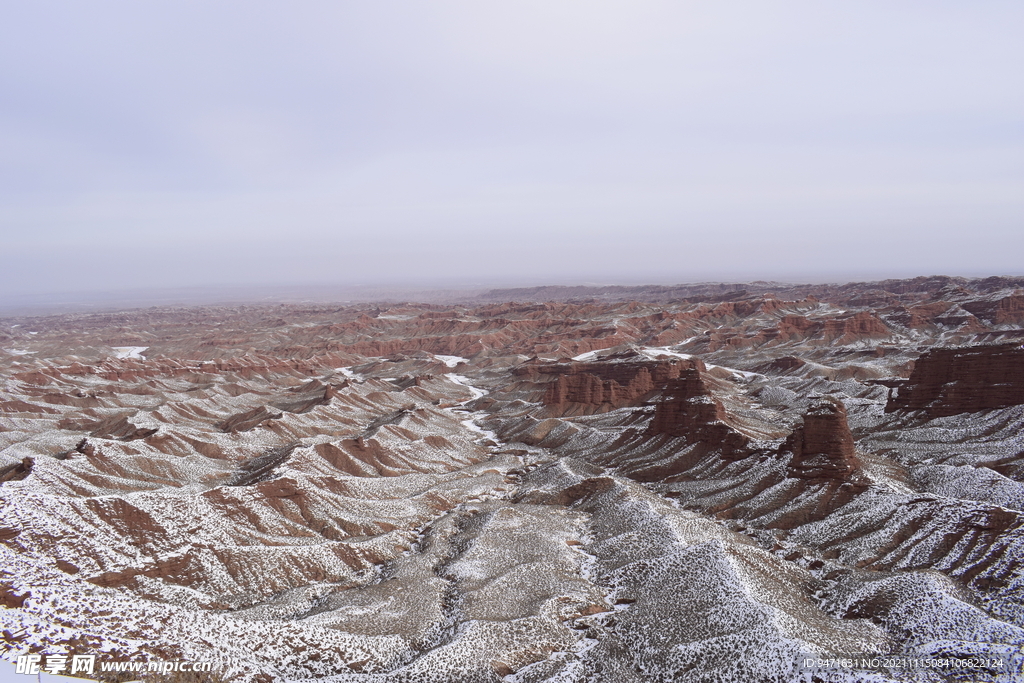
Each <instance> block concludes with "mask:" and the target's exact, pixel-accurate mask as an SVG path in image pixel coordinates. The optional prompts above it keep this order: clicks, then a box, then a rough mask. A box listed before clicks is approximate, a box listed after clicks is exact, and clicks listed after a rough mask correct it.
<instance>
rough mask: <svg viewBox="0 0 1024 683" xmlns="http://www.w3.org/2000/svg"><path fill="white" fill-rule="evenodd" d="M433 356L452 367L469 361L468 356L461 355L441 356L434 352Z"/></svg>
mask: <svg viewBox="0 0 1024 683" xmlns="http://www.w3.org/2000/svg"><path fill="white" fill-rule="evenodd" d="M434 358H436V359H438V360H439V361H441V362H442V363H444V364H445V365H447V366H448V367H450V368H454V367H455V366H456V365H458V364H459V363H469V359H468V358H463V357H462V356H442V355H441V354H438V353H435V354H434Z"/></svg>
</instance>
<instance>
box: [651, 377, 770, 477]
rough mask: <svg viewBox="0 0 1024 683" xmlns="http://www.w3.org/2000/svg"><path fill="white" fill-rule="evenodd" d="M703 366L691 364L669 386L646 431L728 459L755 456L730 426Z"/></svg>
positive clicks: (742, 438) (738, 432)
mask: <svg viewBox="0 0 1024 683" xmlns="http://www.w3.org/2000/svg"><path fill="white" fill-rule="evenodd" d="M704 369H705V368H704V364H703V363H701V362H700V361H692V365H690V366H689V367H686V368H684V369H683V370H681V372H680V376H679V378H677V379H673V380H670V381H669V382H668V383H667V386H666V388H665V392H664V398H663V399H662V400H661V401H660V402H659V403H658V404H657V407H656V408H655V411H654V418H653V419H652V420H651V423H650V426H649V427H648V429H647V431H648V433H649V434H664V435H667V436H676V437H682V438H685V439H686V442H687V443H688V444H690V445H695V446H699V448H700V450H702V451H706V452H710V451H715V452H717V453H719V454H720V455H722V456H723V457H725V458H733V459H734V458H742V457H745V456H747V455H749V454H750V453H751V452H752V449H751V447H750V440H749V439H748V438H747V436H746V435H744V434H743V433H742V432H740V431H739V430H737V429H736V428H735V427H734V426H732V425H731V424H729V418H728V415H727V413H726V410H725V406H724V405H723V404H722V402H721V401H720V400H719V399H718V398H716V397H715V395H714V394H713V393H712V392H711V390H710V389H709V388H708V386H707V383H706V382H705V381H704V377H703V376H702V370H704Z"/></svg>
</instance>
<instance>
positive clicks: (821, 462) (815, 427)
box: [782, 397, 859, 479]
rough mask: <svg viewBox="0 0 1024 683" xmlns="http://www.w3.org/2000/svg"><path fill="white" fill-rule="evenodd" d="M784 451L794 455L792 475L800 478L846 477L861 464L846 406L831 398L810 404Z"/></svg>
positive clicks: (790, 471) (790, 469)
mask: <svg viewBox="0 0 1024 683" xmlns="http://www.w3.org/2000/svg"><path fill="white" fill-rule="evenodd" d="M782 451H783V452H789V453H792V454H793V459H792V460H791V461H790V464H789V475H790V476H792V477H797V478H799V479H847V478H848V477H849V476H850V475H851V474H853V473H854V472H855V471H856V470H857V468H858V465H859V462H858V460H857V455H856V449H855V446H854V441H853V434H851V433H850V427H849V425H848V424H847V421H846V408H845V406H843V404H842V402H841V401H839V400H838V399H834V398H831V397H824V398H821V399H818V400H817V401H815V402H814V403H812V404H811V407H810V408H809V409H808V410H807V413H806V414H805V415H804V421H803V424H801V425H800V426H799V427H797V428H796V429H795V430H794V431H793V433H792V434H791V435H790V437H789V438H788V439H787V440H786V443H785V444H783V446H782Z"/></svg>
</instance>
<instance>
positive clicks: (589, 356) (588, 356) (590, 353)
mask: <svg viewBox="0 0 1024 683" xmlns="http://www.w3.org/2000/svg"><path fill="white" fill-rule="evenodd" d="M594 358H597V351H587V352H586V353H581V354H580V355H578V356H573V357H572V359H573V360H593V359H594Z"/></svg>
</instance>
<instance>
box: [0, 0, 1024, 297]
mask: <svg viewBox="0 0 1024 683" xmlns="http://www.w3.org/2000/svg"><path fill="white" fill-rule="evenodd" d="M1022 20H1024V6H1021V5H1020V4H1019V3H1010V2H979V3H971V4H969V5H965V4H962V3H951V2H937V3H921V2H907V1H902V2H886V3H882V2H867V3H858V4H857V5H855V6H854V5H851V6H836V5H832V6H825V5H821V4H820V3H813V2H806V1H801V2H780V3H772V4H771V5H770V6H769V5H764V4H760V3H752V2H729V1H726V2H720V3H714V4H711V5H707V4H702V3H695V2H683V3H669V2H655V1H641V2H629V3H626V2H590V3H584V2H576V1H572V2H570V1H565V0H562V1H559V2H545V3H542V2H522V3H515V4H507V5H500V6H499V5H480V4H478V3H469V2H454V1H447V0H446V1H442V2H437V3H430V4H428V5H420V4H412V3H401V2H380V3H373V4H372V5H365V4H357V3H327V2H319V1H314V2H305V3H301V4H292V5H288V6H283V5H276V4H272V3H266V2H251V3H244V4H243V3H237V2H212V3H173V4H170V3H155V4H154V3H148V4H145V5H139V4H136V3H129V2H120V1H119V2H106V3H103V4H100V5H95V4H93V5H88V6H87V5H81V4H76V3H69V2H53V3H32V4H19V3H7V5H6V12H5V21H4V22H3V24H2V25H0V86H2V87H3V89H4V92H5V93H6V96H5V97H4V99H3V101H2V103H0V151H2V153H0V178H2V179H3V182H2V183H0V243H2V245H3V247H2V250H0V308H2V307H7V308H10V307H11V306H15V305H21V304H23V303H24V302H32V301H39V300H40V299H54V298H57V299H61V298H62V297H63V298H65V299H69V300H71V299H76V298H77V299H79V300H94V299H96V298H97V297H103V296H107V295H108V294H111V293H113V295H115V296H121V295H123V297H125V298H126V299H130V298H131V297H133V296H135V297H138V296H139V295H140V294H141V293H145V292H154V291H157V292H166V291H168V290H181V289H187V288H192V289H195V290H197V291H201V290H221V289H225V288H227V289H246V288H248V289H255V290H261V289H262V290H268V291H270V290H281V289H288V288H331V287H336V288H352V287H358V286H365V287H392V288H402V287H419V288H421V289H423V288H427V289H429V288H439V287H441V288H443V287H453V286H459V287H465V286H480V287H499V286H531V285H543V284H566V285H571V284H578V283H584V282H588V283H607V284H627V285H628V284H674V283H686V282H699V281H727V282H745V281H753V280H777V281H785V282H848V281H858V280H859V281H863V280H877V279H884V278H890V277H892V278H898V277H914V276H919V275H928V274H947V275H953V276H968V277H984V276H988V275H999V274H1003V275H1021V274H1024V259H1022V258H1021V254H1024V220H1022V219H1024V125H1022V123H1024V72H1022V70H1021V69H1020V68H1019V65H1020V64H1021V63H1024V43H1022V41H1020V40H1019V35H1018V33H1019V31H1018V27H1019V26H1021V25H1022ZM474 283H477V285H474ZM118 293H120V294H118ZM19 302H21V303H19Z"/></svg>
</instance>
